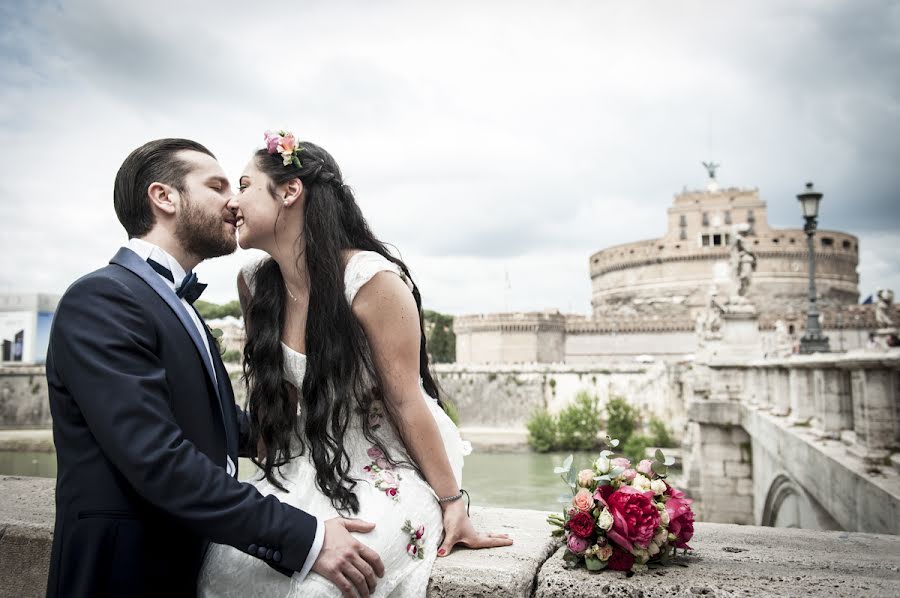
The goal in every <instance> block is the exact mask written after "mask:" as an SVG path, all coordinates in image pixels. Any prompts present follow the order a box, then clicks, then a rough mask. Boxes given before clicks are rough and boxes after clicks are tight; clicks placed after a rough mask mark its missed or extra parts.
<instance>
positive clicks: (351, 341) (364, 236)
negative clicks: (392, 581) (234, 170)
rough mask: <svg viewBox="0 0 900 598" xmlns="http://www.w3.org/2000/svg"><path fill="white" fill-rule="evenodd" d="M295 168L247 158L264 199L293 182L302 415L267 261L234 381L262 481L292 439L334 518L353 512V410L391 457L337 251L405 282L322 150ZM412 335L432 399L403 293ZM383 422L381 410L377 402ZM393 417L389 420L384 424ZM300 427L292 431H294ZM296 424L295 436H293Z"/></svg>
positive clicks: (277, 283) (278, 285)
mask: <svg viewBox="0 0 900 598" xmlns="http://www.w3.org/2000/svg"><path fill="white" fill-rule="evenodd" d="M297 145H298V147H301V148H303V151H302V152H300V154H299V156H300V160H301V161H302V166H301V167H297V166H296V165H295V164H290V165H288V166H284V165H283V163H282V159H281V156H280V155H279V154H277V153H276V154H269V153H268V152H267V151H266V150H259V151H258V152H256V155H255V156H254V159H255V161H256V165H257V166H258V167H259V169H260V170H261V171H262V172H263V173H265V174H266V175H267V176H268V177H269V179H270V183H269V193H271V194H272V197H273V201H277V199H276V198H275V188H276V187H277V186H278V185H281V184H283V183H286V182H288V181H290V180H292V179H295V178H298V179H300V181H302V183H303V189H304V191H303V194H304V198H305V203H304V206H303V215H304V218H303V230H302V231H297V233H298V239H297V242H298V243H300V242H301V239H302V242H303V245H304V247H305V249H304V251H303V255H302V256H301V258H300V259H304V258H305V259H306V268H307V272H308V277H309V312H308V316H307V319H306V375H305V377H304V379H303V389H302V393H301V394H302V396H300V397H299V400H300V405H301V407H302V410H303V416H302V417H301V418H298V417H297V416H296V410H295V409H296V407H295V405H294V404H292V402H291V401H290V399H289V394H288V388H287V386H286V385H287V382H285V380H284V378H283V376H282V359H283V353H282V347H281V338H282V328H283V325H284V318H285V293H284V288H285V286H284V278H283V277H282V274H281V270H280V269H279V267H278V264H277V263H276V262H275V261H274V260H273V259H271V258H269V259H266V260H265V261H263V262H262V264H261V265H260V266H259V268H258V269H257V271H256V273H255V278H254V280H255V285H254V286H255V288H256V293H253V294H252V297H251V298H250V300H249V303H248V305H247V307H246V313H245V316H246V318H245V321H246V322H247V343H246V345H245V347H244V377H245V379H246V382H247V385H248V396H249V402H248V407H249V411H250V421H251V440H252V442H253V446H255V445H256V444H257V443H258V442H259V440H262V443H263V444H264V445H265V448H266V450H265V459H264V460H255V461H256V463H257V465H259V466H260V467H261V468H262V469H263V472H264V474H265V477H266V479H267V480H268V481H269V482H270V483H272V484H274V485H275V486H277V487H279V488H282V489H284V487H283V486H282V485H281V483H280V482H279V481H278V479H277V477H276V473H277V469H278V467H280V466H282V465H284V464H285V463H287V461H288V460H289V459H290V458H291V457H292V456H294V455H292V454H291V441H292V439H293V438H297V439H298V440H299V446H300V454H305V453H306V452H307V451H309V454H310V455H311V457H312V461H313V463H314V464H315V468H316V485H317V486H318V487H319V489H320V490H321V491H322V492H323V493H325V495H326V496H328V497H329V498H331V502H332V504H333V505H334V506H335V508H336V509H338V510H339V511H340V512H343V513H346V512H347V511H350V512H352V513H354V514H355V513H357V512H358V511H359V500H358V499H357V497H356V495H355V494H354V492H353V488H354V487H355V486H356V481H355V480H354V474H357V475H360V474H361V472H351V471H349V468H350V459H349V456H348V454H347V451H346V449H345V447H344V434H345V433H346V431H347V426H348V424H349V422H350V418H351V415H352V414H353V412H354V411H357V410H358V411H357V414H358V415H360V416H361V420H362V424H363V433H364V434H365V437H366V438H367V439H368V440H370V441H371V442H372V443H373V444H374V445H375V446H378V447H379V448H380V449H381V450H382V451H383V452H384V453H385V455H387V456H388V458H389V459H391V460H393V459H394V457H393V456H392V455H391V454H390V452H389V451H388V449H387V448H386V447H385V446H384V445H383V444H382V443H381V442H380V441H379V440H378V439H377V437H376V436H375V435H373V434H372V425H373V423H372V422H370V420H369V417H367V414H368V413H369V412H370V409H372V404H373V403H374V402H375V401H383V398H384V391H383V385H382V382H381V380H380V378H379V376H378V372H377V371H376V368H375V365H374V360H373V357H372V351H371V349H370V347H369V344H368V342H367V340H366V336H365V333H364V331H363V329H362V326H361V325H360V323H359V322H358V321H357V319H356V317H355V316H354V315H353V312H352V311H351V309H350V305H349V304H348V303H347V300H346V299H345V297H344V264H343V260H342V252H343V251H344V250H347V249H361V250H364V251H374V252H376V253H379V254H381V255H382V256H384V257H385V259H387V260H390V261H391V262H393V263H395V264H397V266H399V267H400V269H401V270H402V271H403V273H404V274H405V275H406V276H407V277H409V280H412V277H411V276H410V274H409V269H408V268H407V267H406V265H405V264H404V263H403V262H402V261H401V260H399V259H397V258H396V257H394V256H393V255H391V254H390V253H389V252H388V251H387V249H386V248H385V244H384V243H382V242H381V241H379V240H378V239H377V238H376V237H375V235H373V234H372V231H371V230H370V229H369V225H368V223H367V222H366V220H365V218H364V217H363V215H362V212H361V211H360V209H359V206H358V205H357V204H356V200H355V199H354V197H353V192H352V191H351V189H350V187H348V186H347V185H345V184H344V182H343V177H342V176H341V171H340V169H339V168H338V165H337V163H336V162H335V161H334V158H332V157H331V155H330V154H329V153H328V152H326V151H325V150H324V149H322V148H320V147H318V146H316V145H314V144H312V143H309V142H305V141H304V142H300V143H298V144H297ZM413 286H414V288H413V296H414V297H415V300H416V307H417V308H418V310H419V327H420V330H421V331H422V334H421V344H420V347H419V354H420V357H419V375H420V376H421V378H422V382H423V386H424V388H425V391H426V392H427V393H428V394H429V395H431V396H432V397H434V398H435V399H437V400H438V402H439V403H440V397H439V392H438V387H437V384H436V383H435V381H434V379H433V378H432V376H431V372H430V371H429V368H428V352H427V350H426V346H425V334H424V330H425V327H424V323H423V319H422V300H421V297H420V295H419V289H418V288H417V287H415V285H413ZM383 402H384V407H385V409H386V411H387V412H388V414H390V413H392V410H391V409H390V405H389V402H388V401H383ZM393 419H394V418H392V417H390V418H389V420H393ZM301 422H302V423H301ZM301 425H302V430H301Z"/></svg>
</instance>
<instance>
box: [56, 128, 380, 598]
mask: <svg viewBox="0 0 900 598" xmlns="http://www.w3.org/2000/svg"><path fill="white" fill-rule="evenodd" d="M232 199H233V194H232V191H231V188H230V186H229V184H228V180H227V178H226V177H225V175H224V173H223V171H222V169H221V167H220V166H219V163H218V162H217V161H216V159H215V157H214V156H213V155H212V154H211V153H210V152H209V150H207V149H206V148H205V147H203V146H202V145H200V144H198V143H196V142H193V141H188V140H185V139H161V140H157V141H151V142H150V143H147V144H145V145H143V146H141V147H140V148H138V149H136V150H135V151H133V152H132V153H131V154H130V155H129V156H128V158H127V159H126V160H125V162H124V163H123V164H122V166H121V168H120V169H119V172H118V174H117V176H116V182H115V190H114V205H115V209H116V214H117V215H118V217H119V221H120V222H121V223H122V225H123V226H124V227H125V230H126V231H127V233H128V237H129V241H128V244H127V245H126V246H125V247H123V248H121V249H120V250H119V251H118V253H116V255H115V256H114V257H113V258H112V260H111V261H110V265H108V266H106V267H105V268H102V269H100V270H97V271H95V272H92V273H90V274H88V275H87V276H84V277H83V278H81V279H80V280H78V281H77V282H75V283H74V284H73V285H72V286H71V287H70V288H69V289H68V291H66V293H65V295H64V296H63V298H62V300H61V301H60V303H59V306H58V308H57V312H56V317H55V320H54V324H53V330H52V332H51V335H50V348H49V352H48V355H47V381H48V384H49V394H50V410H51V413H52V416H53V439H54V442H55V444H56V451H57V460H58V474H57V483H56V525H55V529H54V537H53V551H52V555H51V563H50V576H49V580H48V586H47V595H48V596H53V597H55V596H66V597H69V596H76V597H80V596H85V597H87V596H91V597H95V596H162V597H165V598H173V597H175V596H192V595H194V594H195V591H196V590H195V589H196V583H197V574H198V572H199V570H200V566H201V564H202V560H203V555H204V551H205V549H206V547H207V545H208V542H209V541H214V542H217V543H221V544H229V545H231V546H234V547H235V548H237V549H239V550H242V551H244V552H246V553H248V554H250V555H252V556H253V557H256V558H259V559H262V560H264V561H265V562H266V563H268V564H269V565H271V566H272V567H273V569H276V570H278V571H281V572H282V573H285V574H287V575H291V574H293V573H294V572H297V574H298V575H300V576H305V575H306V574H307V573H308V572H309V571H310V570H313V571H316V572H317V573H319V574H321V575H323V576H325V577H326V578H328V579H330V580H331V581H333V582H334V583H335V584H337V585H338V586H340V587H341V589H342V590H344V592H345V594H347V595H350V594H351V593H352V592H353V587H351V584H353V586H354V587H355V589H356V591H357V592H359V594H360V595H362V596H368V595H369V592H370V591H371V590H373V589H374V586H375V581H376V576H381V575H383V571H384V569H383V566H382V563H381V561H380V559H379V557H378V555H377V554H376V553H375V552H374V551H372V550H371V549H369V548H367V547H365V546H364V545H363V544H362V543H360V542H359V541H357V540H356V539H355V538H354V537H353V536H352V535H350V532H351V531H353V532H369V531H371V530H372V529H373V528H374V525H372V524H370V523H365V522H361V521H352V520H344V519H330V520H328V521H326V522H323V521H319V520H317V519H316V518H315V517H313V516H311V515H309V514H308V513H305V512H303V511H301V510H298V509H295V508H293V507H290V506H288V505H286V504H283V503H281V502H280V501H278V500H277V499H276V498H275V497H272V496H267V497H264V496H262V495H261V494H260V493H259V492H258V491H257V490H256V489H255V488H254V487H253V486H251V485H248V484H243V483H241V482H238V480H237V479H236V478H237V463H238V455H239V454H241V455H244V454H245V453H247V452H249V450H250V448H249V447H248V446H246V445H247V444H248V442H247V440H248V436H249V434H248V422H247V418H246V416H245V414H244V413H243V412H242V411H241V410H240V409H238V408H237V406H236V405H235V402H234V396H233V394H232V389H231V383H230V381H229V378H228V372H227V371H226V370H225V367H224V366H223V364H222V360H221V359H220V357H219V352H218V350H217V347H216V342H215V340H214V339H213V338H212V336H211V335H210V334H209V332H208V329H207V328H206V325H205V324H204V322H203V320H202V318H201V317H200V316H199V314H198V313H197V312H196V311H195V310H194V309H193V307H192V304H193V302H194V300H195V299H196V298H197V297H198V296H199V294H200V292H201V291H202V289H203V287H204V286H205V285H203V284H200V283H199V282H198V281H197V277H196V275H195V274H193V273H192V272H191V270H193V268H194V267H195V266H196V265H197V264H199V263H200V262H201V261H203V260H204V259H206V258H211V257H216V256H221V255H227V254H229V253H231V252H233V251H234V250H235V247H236V243H235V216H234V213H233V210H232V206H231V205H230V202H231V201H232ZM252 450H255V447H254V449H252ZM276 575H277V574H276Z"/></svg>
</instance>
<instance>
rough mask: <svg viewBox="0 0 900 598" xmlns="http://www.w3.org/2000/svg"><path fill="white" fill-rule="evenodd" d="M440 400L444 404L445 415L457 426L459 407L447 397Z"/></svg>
mask: <svg viewBox="0 0 900 598" xmlns="http://www.w3.org/2000/svg"><path fill="white" fill-rule="evenodd" d="M441 402H442V403H443V404H444V413H446V414H447V417H449V418H450V421H452V422H453V423H454V424H455V425H456V427H457V428H458V427H459V409H457V408H456V405H454V404H453V403H451V402H450V401H448V400H447V399H442V400H441Z"/></svg>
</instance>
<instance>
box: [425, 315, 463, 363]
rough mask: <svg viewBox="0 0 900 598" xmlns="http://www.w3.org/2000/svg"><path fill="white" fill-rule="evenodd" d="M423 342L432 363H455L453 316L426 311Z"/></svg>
mask: <svg viewBox="0 0 900 598" xmlns="http://www.w3.org/2000/svg"><path fill="white" fill-rule="evenodd" d="M423 316H424V317H425V341H426V342H427V344H428V353H429V354H430V355H431V360H432V361H433V362H434V363H453V362H454V361H456V335H455V334H454V333H453V316H450V315H447V314H442V313H439V312H436V311H431V310H429V309H426V310H424V311H423Z"/></svg>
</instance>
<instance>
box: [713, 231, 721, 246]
mask: <svg viewBox="0 0 900 598" xmlns="http://www.w3.org/2000/svg"><path fill="white" fill-rule="evenodd" d="M721 244H722V235H719V234H715V235H713V245H715V246H716V247H718V246H719V245H721Z"/></svg>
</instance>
